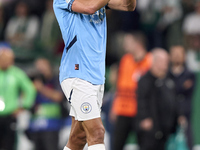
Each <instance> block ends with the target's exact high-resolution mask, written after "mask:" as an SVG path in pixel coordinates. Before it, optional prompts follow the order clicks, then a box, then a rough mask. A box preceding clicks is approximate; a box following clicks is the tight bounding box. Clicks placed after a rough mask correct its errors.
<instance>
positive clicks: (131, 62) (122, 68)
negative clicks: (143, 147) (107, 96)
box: [111, 33, 151, 150]
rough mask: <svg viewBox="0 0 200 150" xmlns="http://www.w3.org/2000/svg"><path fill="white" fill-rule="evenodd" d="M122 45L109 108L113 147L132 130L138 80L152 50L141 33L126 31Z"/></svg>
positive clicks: (117, 148) (118, 146) (116, 149)
mask: <svg viewBox="0 0 200 150" xmlns="http://www.w3.org/2000/svg"><path fill="white" fill-rule="evenodd" d="M123 46H124V50H125V51H126V52H127V54H125V55H124V56H123V57H122V59H121V61H120V65H119V73H118V79H117V91H116V97H115V99H114V102H113V107H112V112H111V113H112V115H111V118H112V120H113V121H115V122H114V124H115V125H114V126H115V129H114V133H113V143H112V144H113V146H112V148H113V149H114V150H122V149H123V146H124V144H125V142H126V139H127V138H128V135H129V133H130V131H131V130H135V128H134V124H135V119H134V117H135V116H136V114H137V101H136V93H135V92H136V89H137V83H138V80H139V79H140V77H141V76H142V75H144V74H145V73H146V72H147V71H148V69H149V68H150V66H151V54H148V53H147V51H146V39H145V37H144V35H143V34H141V33H133V34H127V35H126V36H125V38H124V43H123Z"/></svg>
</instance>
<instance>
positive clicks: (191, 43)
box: [183, 1, 200, 72]
mask: <svg viewBox="0 0 200 150" xmlns="http://www.w3.org/2000/svg"><path fill="white" fill-rule="evenodd" d="M199 26H200V1H197V2H196V4H195V12H193V13H191V14H189V15H187V16H186V18H185V20H184V23H183V32H184V34H185V43H186V46H187V50H188V52H187V59H186V64H187V66H188V68H189V69H190V70H191V71H194V72H198V71H200V28H199Z"/></svg>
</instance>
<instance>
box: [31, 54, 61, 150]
mask: <svg viewBox="0 0 200 150" xmlns="http://www.w3.org/2000/svg"><path fill="white" fill-rule="evenodd" d="M35 67H36V69H37V73H38V75H35V77H33V83H34V85H35V88H36V89H37V97H36V100H35V105H34V109H33V117H32V121H31V123H30V133H31V138H32V140H33V142H34V144H35V149H36V150H58V134H59V130H60V127H61V107H60V102H61V101H62V100H63V94H62V92H61V88H60V85H59V81H58V78H57V77H55V76H54V74H53V72H52V68H51V65H50V63H49V61H48V60H47V59H44V58H40V59H37V60H36V62H35Z"/></svg>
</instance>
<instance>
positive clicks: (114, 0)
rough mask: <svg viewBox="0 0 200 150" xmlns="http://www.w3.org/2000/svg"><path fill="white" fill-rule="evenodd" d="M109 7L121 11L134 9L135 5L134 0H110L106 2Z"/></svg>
mask: <svg viewBox="0 0 200 150" xmlns="http://www.w3.org/2000/svg"><path fill="white" fill-rule="evenodd" d="M108 7H109V8H110V9H115V10H121V11H134V10H135V7H136V0H110V1H109V2H108Z"/></svg>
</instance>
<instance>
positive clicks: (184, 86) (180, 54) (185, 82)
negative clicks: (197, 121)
mask: <svg viewBox="0 0 200 150" xmlns="http://www.w3.org/2000/svg"><path fill="white" fill-rule="evenodd" d="M170 60H171V67H170V73H169V77H170V78H171V79H172V80H173V81H174V83H175V88H176V95H177V100H178V102H179V103H180V105H179V107H180V109H181V113H182V114H183V116H184V118H183V117H182V118H180V119H182V120H183V121H187V125H188V126H187V130H186V131H187V132H186V133H187V141H188V146H189V147H190V149H192V146H193V142H192V139H193V138H192V127H191V110H192V96H193V91H194V87H195V75H194V74H193V73H192V72H190V71H189V70H188V69H187V67H186V66H185V49H184V47H182V46H173V47H171V49H170ZM185 119H186V120H185Z"/></svg>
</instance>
